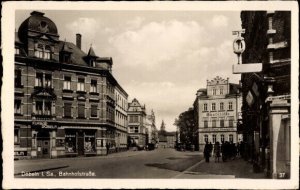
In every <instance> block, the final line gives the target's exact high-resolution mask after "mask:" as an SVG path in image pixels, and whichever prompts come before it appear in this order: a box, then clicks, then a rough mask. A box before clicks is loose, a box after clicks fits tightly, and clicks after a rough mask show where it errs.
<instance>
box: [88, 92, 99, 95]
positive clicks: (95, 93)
mask: <svg viewBox="0 0 300 190" xmlns="http://www.w3.org/2000/svg"><path fill="white" fill-rule="evenodd" d="M90 94H91V95H99V93H98V92H90Z"/></svg>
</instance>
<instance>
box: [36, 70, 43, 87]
mask: <svg viewBox="0 0 300 190" xmlns="http://www.w3.org/2000/svg"><path fill="white" fill-rule="evenodd" d="M35 86H38V87H42V86H43V73H36V76H35Z"/></svg>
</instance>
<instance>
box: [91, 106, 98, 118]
mask: <svg viewBox="0 0 300 190" xmlns="http://www.w3.org/2000/svg"><path fill="white" fill-rule="evenodd" d="M97 112H98V106H97V105H91V117H98V113H97Z"/></svg>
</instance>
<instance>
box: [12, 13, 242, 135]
mask: <svg viewBox="0 0 300 190" xmlns="http://www.w3.org/2000/svg"><path fill="white" fill-rule="evenodd" d="M38 11H41V12H44V13H45V16H46V17H48V18H50V19H51V20H52V21H53V22H54V23H55V24H56V26H57V28H58V33H59V35H60V40H65V39H66V41H69V42H73V43H74V44H75V41H76V33H80V34H81V35H82V50H83V51H85V52H87V51H88V50H89V48H90V46H92V47H93V49H94V50H95V53H96V55H97V56H99V57H112V59H113V70H112V72H113V75H114V77H115V78H116V79H117V80H118V82H119V84H120V85H121V86H122V87H123V89H125V91H126V92H127V93H128V94H129V97H128V101H129V102H131V101H132V99H133V98H136V99H137V100H138V101H139V102H140V103H141V104H142V105H144V104H145V105H146V111H147V113H148V114H150V113H151V110H153V111H154V113H155V115H156V126H157V128H158V129H160V126H161V123H162V120H164V122H165V124H166V130H167V131H175V130H176V127H175V126H174V121H175V118H177V117H178V116H179V114H180V113H182V112H184V111H186V110H188V108H190V107H192V106H193V103H194V100H195V98H196V92H197V90H198V89H199V88H206V80H211V79H213V78H215V77H216V76H220V77H223V78H227V77H229V80H230V82H231V83H238V82H239V80H240V75H236V74H232V65H233V64H236V63H237V57H236V55H235V54H234V53H233V48H232V42H233V40H234V38H235V36H233V35H232V31H234V30H239V29H241V21H240V12H238V11H178V10H177V11H130V10H126V11H124V10H122V11H118V10H115V11H113V10H101V11H82V10H81V11H72V10H65V11H62V10H60V11H55V10H38ZM30 12H31V10H22V11H21V10H18V11H16V17H15V19H16V22H15V28H16V30H18V28H19V26H20V24H21V23H22V22H23V21H24V20H25V19H26V18H28V17H29V16H30Z"/></svg>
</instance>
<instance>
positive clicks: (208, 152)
mask: <svg viewBox="0 0 300 190" xmlns="http://www.w3.org/2000/svg"><path fill="white" fill-rule="evenodd" d="M203 154H204V157H205V162H209V157H210V147H209V144H208V143H207V142H206V144H205V146H204V151H203Z"/></svg>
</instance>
